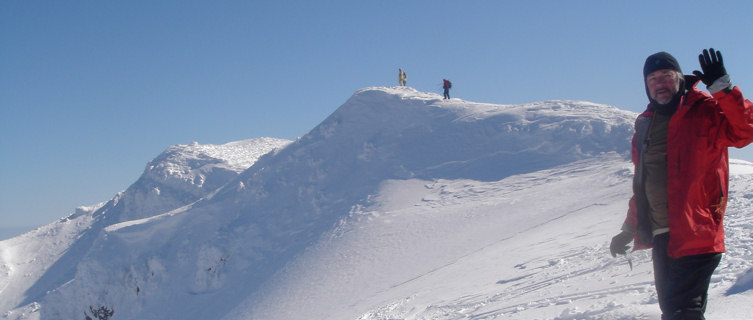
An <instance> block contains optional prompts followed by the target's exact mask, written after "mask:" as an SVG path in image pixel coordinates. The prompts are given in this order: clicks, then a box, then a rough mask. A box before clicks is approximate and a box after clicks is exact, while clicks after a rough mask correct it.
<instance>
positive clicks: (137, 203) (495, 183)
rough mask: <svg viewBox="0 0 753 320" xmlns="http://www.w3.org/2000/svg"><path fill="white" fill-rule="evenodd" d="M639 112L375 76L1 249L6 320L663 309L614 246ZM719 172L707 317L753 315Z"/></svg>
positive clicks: (746, 270)
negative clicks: (491, 99)
mask: <svg viewBox="0 0 753 320" xmlns="http://www.w3.org/2000/svg"><path fill="white" fill-rule="evenodd" d="M635 116H636V114H635V113H632V112H627V111H623V110H619V109H617V108H614V107H611V106H606V105H601V104H595V103H590V102H583V101H547V102H539V103H532V104H525V105H496V104H487V103H475V102H468V101H463V100H460V99H451V100H442V98H441V96H439V95H437V94H433V93H424V92H419V91H416V90H414V89H412V88H408V87H392V88H384V87H378V88H366V89H362V90H360V91H358V92H356V93H355V94H354V95H353V96H352V97H351V98H350V99H349V100H348V101H346V102H345V104H343V105H342V106H341V107H340V108H338V109H337V110H336V111H335V112H334V113H333V114H332V115H331V116H330V117H328V118H327V119H325V120H324V121H323V122H322V123H321V124H320V125H319V126H317V127H316V128H314V129H313V130H312V131H311V132H309V133H308V134H307V135H305V136H303V137H301V138H300V139H298V140H297V141H294V142H292V143H291V142H289V141H286V140H279V139H266V138H265V139H254V140H246V141H241V142H233V143H229V144H226V145H223V146H202V145H199V144H196V143H193V144H190V145H183V146H175V147H171V148H169V149H168V150H167V151H165V153H163V154H161V155H160V156H158V157H157V158H156V159H155V160H153V161H152V162H150V163H149V165H147V169H146V170H145V172H144V174H143V175H142V177H141V178H140V179H139V180H138V181H137V182H136V183H134V185H132V186H131V187H129V188H128V189H127V190H126V191H124V192H122V193H120V194H118V195H116V196H115V198H113V200H110V201H109V202H106V203H102V204H98V205H95V206H91V207H87V208H84V207H82V208H79V210H78V211H77V212H76V213H75V214H73V215H70V216H69V217H67V218H64V219H61V220H60V221H56V222H54V223H52V224H50V225H48V226H45V227H42V228H40V229H38V230H35V231H33V232H30V233H27V234H25V235H22V236H19V237H16V238H13V239H9V240H6V241H0V319H83V318H84V317H85V314H91V312H90V307H91V308H94V309H97V308H101V307H104V308H107V309H110V310H113V311H114V314H113V316H112V318H111V319H226V320H234V319H283V320H284V319H290V320H293V319H351V320H387V319H392V320H395V319H495V318H500V319H563V320H564V319H658V317H659V314H660V312H659V308H658V305H657V302H656V294H655V291H654V288H653V275H652V272H651V268H652V267H651V261H650V254H649V252H648V251H645V250H644V251H637V252H633V253H632V254H631V259H632V269H631V267H630V266H629V265H628V260H627V259H626V258H624V257H619V258H612V257H611V256H610V255H609V249H608V245H609V241H610V239H611V237H612V236H613V235H614V234H615V233H617V232H619V228H620V226H621V224H622V221H623V220H624V218H625V212H626V210H627V201H628V199H629V197H630V194H631V179H632V165H631V164H630V163H629V160H628V156H629V142H630V138H631V136H632V130H633V129H632V125H633V121H634V119H635ZM277 148H281V149H277ZM273 150H274V151H273ZM270 151H273V152H270ZM263 153H265V155H264V156H261V157H259V156H260V155H261V154H263ZM730 168H731V181H730V194H729V204H728V209H727V213H726V214H727V215H726V220H725V227H726V232H727V243H726V244H727V253H726V254H725V255H724V258H723V260H722V262H721V264H720V266H719V267H718V268H717V270H716V273H715V274H714V276H713V278H712V281H711V288H710V290H709V295H710V298H709V301H710V302H709V306H708V311H707V316H708V318H709V319H747V318H749V315H750V314H751V313H753V303H752V302H753V290H752V289H753V251H752V250H751V247H753V246H752V244H753V243H752V242H753V240H751V238H752V236H753V231H751V229H752V227H753V215H752V214H751V213H752V212H751V211H753V209H751V208H753V206H752V204H751V201H753V164H752V163H749V162H745V161H740V160H731V161H730Z"/></svg>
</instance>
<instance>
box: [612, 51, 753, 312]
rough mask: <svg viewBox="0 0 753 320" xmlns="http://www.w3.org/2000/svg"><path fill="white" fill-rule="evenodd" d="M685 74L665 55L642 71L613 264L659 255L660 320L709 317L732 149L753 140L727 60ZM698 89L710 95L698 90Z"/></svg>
mask: <svg viewBox="0 0 753 320" xmlns="http://www.w3.org/2000/svg"><path fill="white" fill-rule="evenodd" d="M698 60H699V61H700V64H701V69H702V70H703V72H701V71H694V72H693V73H694V74H695V76H683V74H682V70H681V69H680V65H679V64H678V63H677V60H675V58H674V57H672V56H671V55H670V54H668V53H666V52H659V53H656V54H653V55H651V56H649V57H648V58H647V59H646V63H645V64H644V66H643V76H644V81H645V85H646V94H647V95H648V98H649V101H650V103H649V104H648V108H647V109H646V111H644V112H643V113H642V114H641V115H640V116H638V118H637V119H636V120H635V134H634V135H633V142H632V150H633V152H632V160H633V164H634V165H635V172H634V176H633V197H632V198H631V199H630V202H629V209H628V214H627V218H626V219H625V223H624V224H623V226H622V232H621V233H620V234H618V235H616V236H615V237H614V238H612V242H611V244H610V251H611V253H612V256H616V255H617V254H625V253H626V251H627V249H628V248H629V247H628V244H629V243H630V242H631V241H634V242H635V245H634V249H645V248H653V250H652V256H653V263H654V279H655V285H656V292H657V295H658V298H659V307H660V308H661V310H662V319H705V318H704V315H703V314H704V312H705V311H706V296H707V291H708V287H709V282H710V280H711V275H712V273H713V272H714V269H716V267H717V266H718V264H719V261H720V259H721V256H722V252H724V228H723V226H722V222H723V218H724V209H725V208H726V204H727V190H728V187H727V185H728V181H729V164H728V161H727V160H728V155H727V148H728V147H737V148H742V147H744V146H746V145H748V144H749V143H750V142H753V104H751V102H750V101H748V100H746V99H745V98H743V95H742V92H741V91H740V88H738V87H733V86H732V84H731V82H730V78H729V75H727V71H726V70H725V68H724V64H723V61H722V54H721V52H719V51H715V50H714V49H713V48H712V49H709V50H703V53H702V54H701V55H699V56H698ZM699 81H703V83H704V84H706V86H707V89H708V91H709V93H710V95H709V94H707V93H705V92H702V91H700V90H698V89H696V88H695V86H696V85H697V83H698V82H699Z"/></svg>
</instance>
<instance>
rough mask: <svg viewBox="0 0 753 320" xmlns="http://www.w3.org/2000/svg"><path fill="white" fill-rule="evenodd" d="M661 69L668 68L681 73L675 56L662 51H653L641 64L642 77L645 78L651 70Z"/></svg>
mask: <svg viewBox="0 0 753 320" xmlns="http://www.w3.org/2000/svg"><path fill="white" fill-rule="evenodd" d="M662 69H670V70H675V71H678V72H680V73H682V69H680V64H679V63H677V60H676V59H675V57H673V56H672V55H671V54H669V53H666V52H664V51H662V52H657V53H654V54H652V55H650V56H648V58H646V63H645V64H643V78H644V79H645V78H646V76H648V75H649V74H650V73H651V72H654V71H656V70H662Z"/></svg>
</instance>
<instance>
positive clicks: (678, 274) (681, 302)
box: [652, 233, 722, 320]
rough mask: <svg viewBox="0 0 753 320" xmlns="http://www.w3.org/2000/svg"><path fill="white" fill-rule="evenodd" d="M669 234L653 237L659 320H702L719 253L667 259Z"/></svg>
mask: <svg viewBox="0 0 753 320" xmlns="http://www.w3.org/2000/svg"><path fill="white" fill-rule="evenodd" d="M668 244H669V233H664V234H660V235H657V236H655V237H654V249H653V252H652V256H653V260H654V280H655V281H656V293H657V295H658V296H659V307H660V308H661V311H662V320H670V319H671V320H679V319H682V320H687V319H692V320H696V319H700V320H703V319H706V318H705V317H704V316H703V314H704V313H705V312H706V298H707V292H708V289H709V282H710V281H711V275H712V274H713V273H714V269H716V267H717V266H718V265H719V261H720V260H721V259H722V254H721V253H708V254H699V255H692V256H686V257H681V258H678V259H673V258H670V257H669V256H668V255H667V245H668Z"/></svg>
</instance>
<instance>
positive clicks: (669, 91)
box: [646, 69, 680, 104]
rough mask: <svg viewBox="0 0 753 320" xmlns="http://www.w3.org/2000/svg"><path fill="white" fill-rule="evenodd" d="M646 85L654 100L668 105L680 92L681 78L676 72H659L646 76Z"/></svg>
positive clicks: (666, 70)
mask: <svg viewBox="0 0 753 320" xmlns="http://www.w3.org/2000/svg"><path fill="white" fill-rule="evenodd" d="M646 85H647V86H648V92H649V94H650V95H651V98H652V99H654V100H656V102H658V103H660V104H667V103H669V102H670V101H672V97H674V95H675V93H677V92H678V91H680V77H679V75H678V74H677V71H674V70H670V69H662V70H657V71H654V72H652V73H649V74H648V76H646Z"/></svg>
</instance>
